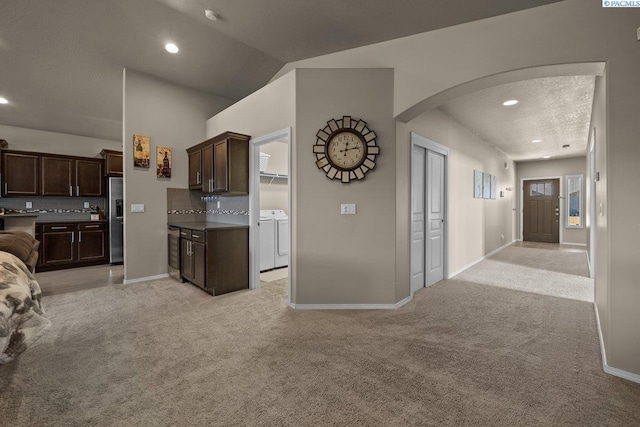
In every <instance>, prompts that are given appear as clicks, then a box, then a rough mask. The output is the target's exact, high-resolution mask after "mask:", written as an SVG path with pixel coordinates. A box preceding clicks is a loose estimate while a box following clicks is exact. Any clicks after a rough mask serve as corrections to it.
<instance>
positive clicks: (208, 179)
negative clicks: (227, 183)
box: [202, 145, 214, 193]
mask: <svg viewBox="0 0 640 427" xmlns="http://www.w3.org/2000/svg"><path fill="white" fill-rule="evenodd" d="M213 179H214V178H213V145H209V146H208V147H204V148H203V149H202V192H203V193H213V184H214V183H213Z"/></svg>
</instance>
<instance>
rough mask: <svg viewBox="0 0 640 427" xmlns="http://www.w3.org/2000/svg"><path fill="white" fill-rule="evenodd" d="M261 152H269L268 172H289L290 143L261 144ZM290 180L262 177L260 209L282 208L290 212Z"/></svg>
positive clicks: (281, 173)
mask: <svg viewBox="0 0 640 427" xmlns="http://www.w3.org/2000/svg"><path fill="white" fill-rule="evenodd" d="M260 152H261V153H266V154H269V155H270V156H271V157H270V158H269V162H268V163H267V170H266V172H267V173H275V174H279V175H288V174H289V145H288V143H286V142H280V141H275V142H270V143H268V144H264V145H261V146H260ZM288 200H289V197H288V182H287V180H286V179H280V178H278V179H272V178H260V209H269V210H271V209H280V210H283V211H285V212H287V213H288V211H289V203H288Z"/></svg>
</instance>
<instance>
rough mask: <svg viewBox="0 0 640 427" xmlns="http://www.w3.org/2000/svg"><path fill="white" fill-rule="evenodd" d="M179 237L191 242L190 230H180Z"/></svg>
mask: <svg viewBox="0 0 640 427" xmlns="http://www.w3.org/2000/svg"><path fill="white" fill-rule="evenodd" d="M180 237H182V238H183V239H187V240H191V230H189V229H188V228H182V229H180Z"/></svg>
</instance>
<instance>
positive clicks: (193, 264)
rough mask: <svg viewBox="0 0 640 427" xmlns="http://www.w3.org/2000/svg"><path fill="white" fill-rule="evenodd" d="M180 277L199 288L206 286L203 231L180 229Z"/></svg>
mask: <svg viewBox="0 0 640 427" xmlns="http://www.w3.org/2000/svg"><path fill="white" fill-rule="evenodd" d="M180 237H181V258H182V266H181V267H182V268H181V271H182V277H183V278H184V279H186V280H188V281H189V282H191V283H193V284H194V285H197V286H199V287H201V288H206V259H205V254H206V246H205V243H203V241H204V232H201V231H192V230H184V229H183V230H180Z"/></svg>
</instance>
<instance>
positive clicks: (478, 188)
mask: <svg viewBox="0 0 640 427" xmlns="http://www.w3.org/2000/svg"><path fill="white" fill-rule="evenodd" d="M473 198H474V199H482V172H480V171H477V170H474V171H473Z"/></svg>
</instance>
